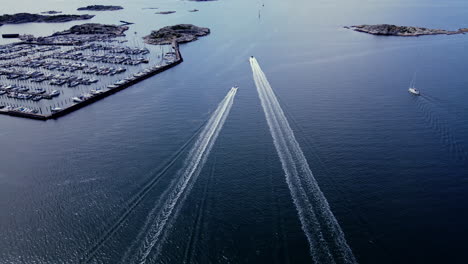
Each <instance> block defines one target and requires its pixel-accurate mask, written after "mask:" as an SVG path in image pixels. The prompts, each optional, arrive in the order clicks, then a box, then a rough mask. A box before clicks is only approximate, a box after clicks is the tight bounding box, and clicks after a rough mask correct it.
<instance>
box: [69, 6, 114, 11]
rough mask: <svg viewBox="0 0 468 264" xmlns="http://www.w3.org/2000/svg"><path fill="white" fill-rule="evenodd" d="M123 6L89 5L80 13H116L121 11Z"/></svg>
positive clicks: (81, 9)
mask: <svg viewBox="0 0 468 264" xmlns="http://www.w3.org/2000/svg"><path fill="white" fill-rule="evenodd" d="M121 9H123V7H121V6H112V5H89V6H85V7H80V8H78V9H77V10H78V11H116V10H121Z"/></svg>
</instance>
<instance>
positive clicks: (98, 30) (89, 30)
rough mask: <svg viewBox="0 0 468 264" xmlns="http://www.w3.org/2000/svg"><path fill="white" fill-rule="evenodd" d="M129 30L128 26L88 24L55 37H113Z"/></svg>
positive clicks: (72, 28)
mask: <svg viewBox="0 0 468 264" xmlns="http://www.w3.org/2000/svg"><path fill="white" fill-rule="evenodd" d="M126 30H128V27H126V26H116V25H104V24H97V23H88V24H82V25H76V26H73V27H71V28H70V29H69V30H65V31H62V32H58V33H55V34H54V35H69V34H76V35H85V34H86V35H101V34H107V35H113V36H122V35H123V34H124V32H125V31H126Z"/></svg>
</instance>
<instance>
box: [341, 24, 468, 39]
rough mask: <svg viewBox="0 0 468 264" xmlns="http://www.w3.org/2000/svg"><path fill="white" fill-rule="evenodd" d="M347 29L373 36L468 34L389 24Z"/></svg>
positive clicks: (464, 30) (462, 30)
mask: <svg viewBox="0 0 468 264" xmlns="http://www.w3.org/2000/svg"><path fill="white" fill-rule="evenodd" d="M345 28H347V29H351V30H354V31H357V32H362V33H367V34H371V35H381V36H400V37H417V36H424V35H454V34H465V33H467V32H468V28H460V29H459V30H457V31H450V30H444V29H429V28H424V27H412V26H396V25H389V24H378V25H357V26H346V27H345Z"/></svg>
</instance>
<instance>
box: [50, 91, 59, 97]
mask: <svg viewBox="0 0 468 264" xmlns="http://www.w3.org/2000/svg"><path fill="white" fill-rule="evenodd" d="M59 94H60V91H58V90H52V92H51V93H50V96H58V95H59Z"/></svg>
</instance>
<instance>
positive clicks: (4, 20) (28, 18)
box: [0, 13, 94, 25]
mask: <svg viewBox="0 0 468 264" xmlns="http://www.w3.org/2000/svg"><path fill="white" fill-rule="evenodd" d="M93 17H94V15H88V14H85V15H52V16H49V15H39V14H30V13H17V14H13V15H9V14H5V15H2V16H0V25H2V24H23V23H32V22H36V23H62V22H69V21H75V20H88V19H91V18H93Z"/></svg>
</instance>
